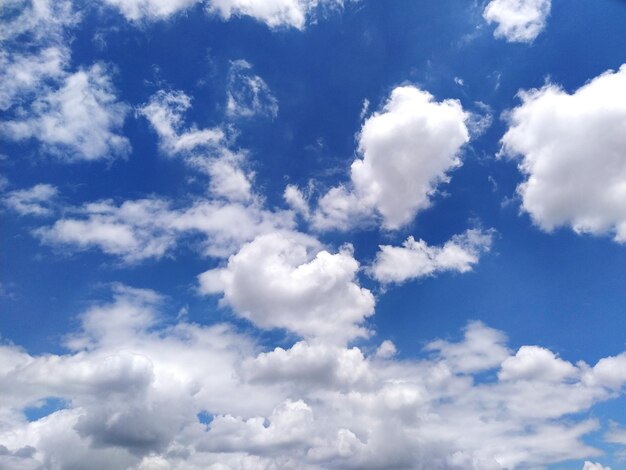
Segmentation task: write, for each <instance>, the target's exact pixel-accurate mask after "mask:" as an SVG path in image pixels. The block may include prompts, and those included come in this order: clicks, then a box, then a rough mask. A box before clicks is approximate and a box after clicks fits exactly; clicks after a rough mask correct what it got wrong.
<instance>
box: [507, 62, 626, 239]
mask: <svg viewBox="0 0 626 470" xmlns="http://www.w3.org/2000/svg"><path fill="white" fill-rule="evenodd" d="M625 88H626V65H622V67H621V68H620V69H619V70H617V71H607V72H605V73H603V74H601V75H599V76H597V77H595V78H594V79H593V80H591V81H590V82H589V83H587V84H585V85H583V86H582V87H580V88H579V89H578V90H576V91H574V92H573V93H571V94H570V93H567V92H566V91H564V90H563V89H562V88H560V87H559V86H557V85H554V84H548V85H546V86H544V87H543V88H541V89H535V90H530V91H523V92H520V94H519V96H520V99H521V101H522V103H521V105H519V106H518V107H516V108H514V109H513V110H511V111H510V112H509V113H508V114H507V116H508V118H507V119H508V122H509V128H508V130H507V132H506V133H505V135H504V137H502V141H501V142H502V149H501V154H502V155H506V156H509V157H512V158H519V161H520V163H519V169H520V171H521V173H522V174H523V175H524V177H525V180H524V182H523V183H521V184H520V185H519V187H518V192H519V194H520V195H521V197H522V209H523V210H524V211H525V212H527V213H528V214H530V216H531V217H532V220H533V221H534V222H535V224H537V225H538V226H539V227H541V228H542V229H543V230H546V231H552V230H554V229H556V228H557V227H561V226H569V227H571V228H572V229H573V230H574V231H575V232H577V233H589V234H594V235H602V234H611V235H613V237H614V239H615V240H616V241H617V242H620V243H624V242H626V203H625V202H624V201H626V154H625V153H624V149H625V148H626V133H625V132H624V129H625V128H626V95H625V94H624V89H625ZM546 123H549V125H547V124H546Z"/></svg>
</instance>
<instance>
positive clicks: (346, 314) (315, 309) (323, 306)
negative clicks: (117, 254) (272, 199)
mask: <svg viewBox="0 0 626 470" xmlns="http://www.w3.org/2000/svg"><path fill="white" fill-rule="evenodd" d="M358 268H359V264H358V262H357V261H356V260H355V259H354V258H353V256H352V252H351V250H350V248H348V247H343V248H342V249H341V250H340V251H339V252H338V253H335V254H331V253H329V252H328V251H326V250H324V249H323V248H322V247H321V246H320V244H319V242H317V240H315V239H313V238H311V237H309V236H306V235H303V234H299V233H295V232H285V231H283V232H274V233H269V234H265V235H261V236H259V237H257V238H255V239H254V240H253V241H251V242H250V243H248V244H246V245H244V246H243V247H242V248H241V250H240V251H239V252H238V253H237V254H236V255H234V256H231V257H230V258H229V260H228V264H227V265H226V266H225V267H224V268H218V269H213V270H210V271H207V272H205V273H203V274H202V275H201V276H200V277H199V281H200V290H201V292H203V293H205V294H223V299H222V303H223V304H224V305H228V306H231V307H232V308H233V310H234V312H235V313H236V314H238V315H239V316H241V317H243V318H246V319H248V320H250V321H252V322H253V323H254V324H256V325H257V326H259V327H261V328H285V329H287V330H289V331H292V332H294V333H296V334H298V335H300V336H303V337H306V338H311V337H325V338H335V339H337V340H340V341H341V340H347V339H351V338H354V337H356V336H363V335H365V334H366V331H365V330H364V329H363V328H362V327H361V326H360V324H361V323H362V322H363V321H364V320H365V318H366V317H368V316H369V315H371V314H372V313H373V311H374V297H373V296H372V294H371V293H370V292H369V291H368V290H366V289H363V288H361V287H359V285H358V284H356V282H355V276H356V273H357V271H358Z"/></svg>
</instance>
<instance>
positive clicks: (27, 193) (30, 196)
mask: <svg viewBox="0 0 626 470" xmlns="http://www.w3.org/2000/svg"><path fill="white" fill-rule="evenodd" d="M57 194H58V190H57V188H56V187H54V186H52V185H50V184H37V185H35V186H33V187H32V188H29V189H19V190H15V191H11V192H9V193H8V194H7V195H6V197H5V198H4V203H5V204H6V205H7V207H9V208H10V209H11V210H14V211H15V212H17V213H18V214H20V215H35V216H46V215H50V214H52V209H51V207H50V204H51V203H52V200H53V199H54V198H55V197H56V196H57Z"/></svg>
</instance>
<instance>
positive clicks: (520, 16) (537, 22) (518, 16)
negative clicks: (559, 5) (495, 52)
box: [483, 0, 552, 42]
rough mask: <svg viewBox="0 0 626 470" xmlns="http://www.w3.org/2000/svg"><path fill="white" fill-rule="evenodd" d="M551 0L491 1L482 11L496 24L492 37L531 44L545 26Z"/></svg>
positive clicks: (485, 16) (488, 19)
mask: <svg viewBox="0 0 626 470" xmlns="http://www.w3.org/2000/svg"><path fill="white" fill-rule="evenodd" d="M551 6H552V0H491V1H490V2H489V3H488V4H487V5H486V6H485V10H484V11H483V17H484V18H485V20H487V22H489V23H497V27H496V30H495V31H494V35H495V36H496V37H498V38H505V39H506V40H507V41H509V42H532V41H533V40H534V39H535V38H536V37H537V36H539V33H541V31H543V29H544V28H545V26H546V19H547V18H548V15H549V14H550V8H551Z"/></svg>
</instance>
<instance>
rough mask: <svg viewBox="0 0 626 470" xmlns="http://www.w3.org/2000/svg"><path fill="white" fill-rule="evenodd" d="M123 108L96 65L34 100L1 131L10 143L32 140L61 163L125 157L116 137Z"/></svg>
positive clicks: (0, 127) (123, 145)
mask: <svg viewBox="0 0 626 470" xmlns="http://www.w3.org/2000/svg"><path fill="white" fill-rule="evenodd" d="M127 110H128V109H127V106H126V105H124V104H123V103H120V102H119V101H117V98H116V95H115V90H114V88H113V85H112V83H111V79H110V77H109V74H108V71H107V70H106V68H105V67H104V66H102V65H99V64H96V65H94V66H92V67H91V68H89V69H85V70H79V71H78V72H75V73H73V74H71V75H68V76H67V77H66V78H65V80H64V82H63V85H62V86H61V88H60V89H58V90H55V91H49V92H47V93H46V94H44V95H43V96H40V97H38V98H37V99H36V100H35V101H34V102H33V104H32V106H31V111H30V112H29V113H27V114H26V115H25V116H20V117H19V118H17V119H14V120H9V121H5V122H3V123H2V124H1V125H0V132H1V133H2V134H3V135H4V136H5V137H7V138H9V139H12V140H17V141H20V140H25V139H30V138H35V139H37V140H39V141H40V142H41V143H42V144H43V146H44V149H45V150H46V151H47V152H48V153H50V154H53V155H55V156H57V157H58V158H60V159H62V160H66V161H77V160H97V159H103V158H113V157H118V156H125V155H126V154H128V152H129V150H130V144H129V142H128V139H127V138H126V137H123V136H122V135H121V131H122V125H123V123H124V118H125V116H126V113H127Z"/></svg>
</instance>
